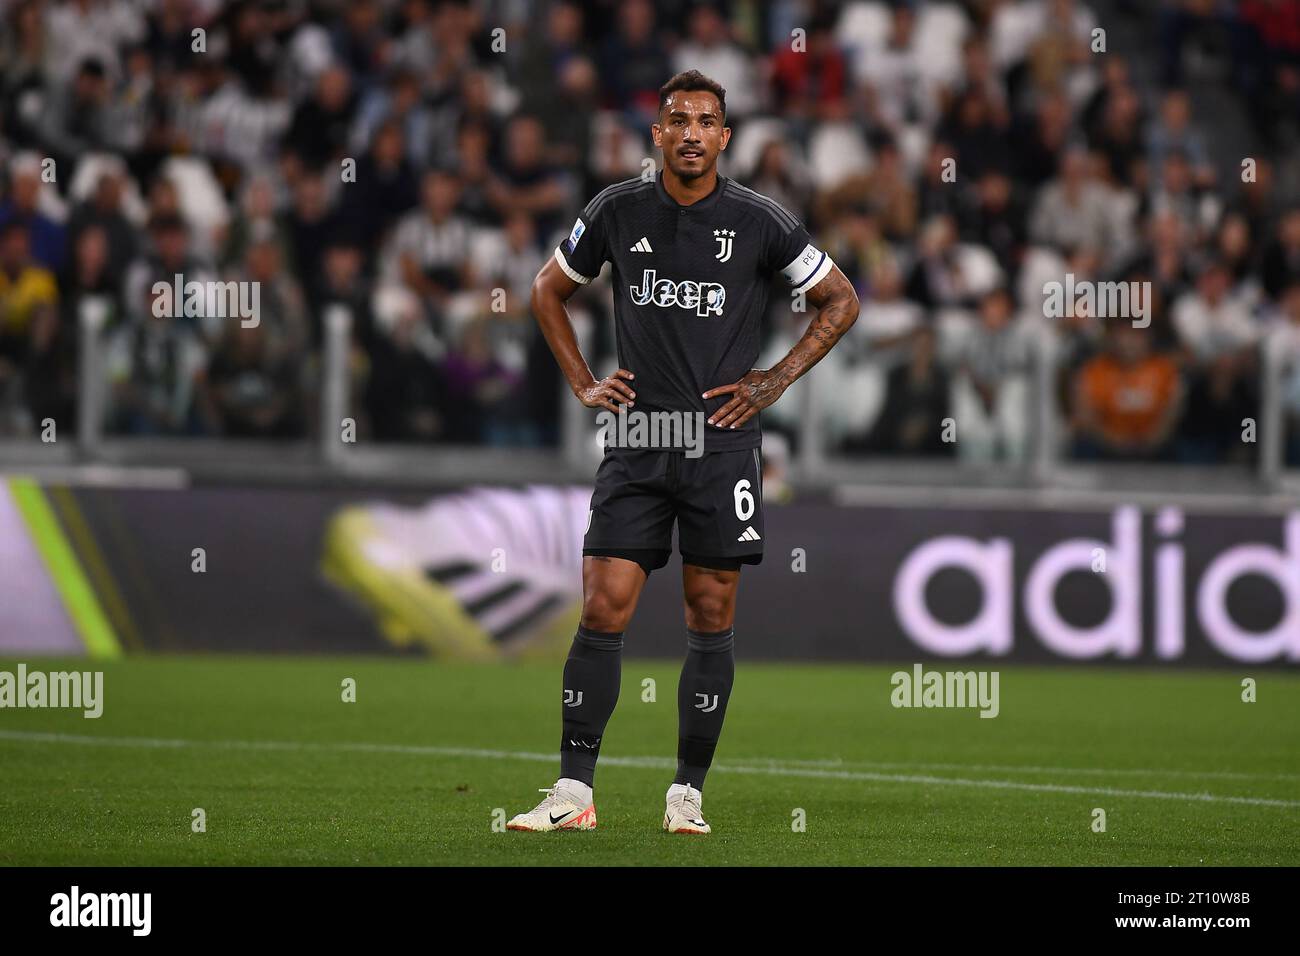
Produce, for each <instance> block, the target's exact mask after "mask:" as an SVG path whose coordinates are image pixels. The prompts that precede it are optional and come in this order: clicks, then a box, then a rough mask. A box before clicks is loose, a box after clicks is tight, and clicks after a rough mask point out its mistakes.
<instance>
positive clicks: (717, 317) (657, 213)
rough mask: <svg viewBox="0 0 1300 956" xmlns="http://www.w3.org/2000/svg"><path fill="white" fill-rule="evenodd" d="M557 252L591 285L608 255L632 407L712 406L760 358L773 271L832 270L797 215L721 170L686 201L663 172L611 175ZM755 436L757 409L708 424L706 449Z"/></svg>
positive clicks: (572, 274) (804, 274)
mask: <svg viewBox="0 0 1300 956" xmlns="http://www.w3.org/2000/svg"><path fill="white" fill-rule="evenodd" d="M555 258H556V261H557V262H559V264H560V267H561V268H562V269H563V270H564V272H565V274H566V275H568V276H569V278H571V279H573V280H574V281H575V282H580V283H584V284H585V283H588V282H590V281H591V280H592V279H594V278H595V277H596V276H598V275H599V274H600V270H601V268H602V267H603V265H604V264H605V263H606V262H610V263H612V264H613V273H612V276H611V277H612V279H613V284H614V323H615V333H616V338H617V343H618V362H619V365H620V366H621V367H623V368H625V369H627V370H628V371H630V372H632V374H634V375H635V376H636V379H635V380H634V381H633V383H632V388H633V390H634V391H635V392H636V409H635V411H646V412H656V411H666V412H704V413H705V414H706V415H708V414H712V413H713V412H715V411H717V410H718V409H719V408H721V407H722V406H723V405H724V404H726V403H727V402H728V401H730V400H731V397H732V396H731V395H720V396H718V397H717V398H713V399H709V400H708V401H705V400H704V399H703V398H702V397H701V396H702V394H703V393H704V392H706V391H708V390H709V389H711V388H716V387H717V386H719V385H730V384H731V383H732V382H735V381H738V380H739V379H740V378H742V377H743V376H744V375H745V373H746V372H748V371H749V370H750V369H752V368H753V367H754V364H755V363H756V362H757V361H758V355H759V350H760V349H761V348H762V345H763V342H762V341H761V328H762V325H761V322H762V317H763V313H764V311H765V310H766V308H767V303H768V294H769V289H770V286H771V278H772V276H773V275H774V274H775V273H778V272H779V273H781V274H783V275H784V276H785V278H786V279H787V280H788V281H789V283H790V286H791V288H792V291H793V292H794V293H798V292H806V291H807V290H808V289H811V288H812V287H813V286H815V285H816V284H817V283H818V282H820V281H821V280H822V278H823V277H824V276H825V275H826V274H827V273H828V272H830V270H831V260H830V257H829V256H827V255H826V253H824V252H822V251H821V250H820V249H818V248H817V247H816V246H815V245H814V244H813V242H812V239H811V238H810V237H809V235H808V231H807V229H805V228H804V226H803V225H802V223H800V222H799V220H798V219H796V218H795V217H794V216H792V215H791V214H790V213H789V212H787V211H786V210H785V209H784V208H783V207H782V206H781V205H780V204H778V203H776V202H774V201H773V200H771V199H768V198H767V197H766V196H761V195H759V194H758V193H756V192H754V191H753V190H752V189H747V188H746V187H744V186H742V185H740V183H738V182H736V181H735V180H733V179H728V178H727V177H725V176H722V175H719V176H718V184H717V187H716V188H715V189H714V190H713V192H711V193H710V194H709V195H708V196H706V197H705V198H704V199H701V200H699V201H698V202H696V203H694V204H692V205H689V206H683V205H680V204H679V203H678V202H677V201H676V200H675V199H673V198H672V196H670V195H669V194H668V191H667V190H666V189H665V188H664V185H663V173H659V174H658V175H657V176H656V177H655V178H654V179H652V180H643V179H640V178H637V179H629V180H628V181H626V182H622V183H616V184H615V185H613V186H610V187H609V188H607V189H605V190H603V191H602V192H601V193H600V194H599V195H597V196H596V198H595V199H593V200H592V201H591V202H590V203H589V204H588V205H587V207H586V209H584V210H583V211H582V215H581V216H579V217H578V220H577V221H576V222H575V223H574V224H573V229H572V230H571V231H570V232H569V236H568V238H567V239H565V240H564V241H563V242H562V243H560V245H559V247H558V248H556V250H555ZM760 440H761V433H760V431H759V423H758V416H757V415H756V416H754V417H753V418H752V419H750V420H749V421H748V422H747V423H746V424H745V425H743V426H742V427H740V428H737V429H734V430H732V429H725V430H724V429H717V428H714V427H713V426H705V441H704V450H705V451H706V452H708V451H732V450H736V449H743V448H752V447H755V446H757V445H758V444H759V443H760Z"/></svg>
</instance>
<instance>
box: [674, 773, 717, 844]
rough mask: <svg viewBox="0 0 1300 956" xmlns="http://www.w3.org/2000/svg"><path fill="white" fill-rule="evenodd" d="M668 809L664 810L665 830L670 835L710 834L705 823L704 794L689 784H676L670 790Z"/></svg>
mask: <svg viewBox="0 0 1300 956" xmlns="http://www.w3.org/2000/svg"><path fill="white" fill-rule="evenodd" d="M667 800H668V807H667V809H665V810H664V829H665V830H667V831H668V832H669V833H701V834H702V833H708V832H709V825H708V824H707V823H705V822H704V794H702V793H700V791H698V790H696V789H695V788H694V787H692V786H691V785H690V784H689V783H675V784H673V785H672V786H671V787H669V788H668V796H667Z"/></svg>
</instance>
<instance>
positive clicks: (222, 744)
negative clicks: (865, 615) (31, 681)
mask: <svg viewBox="0 0 1300 956" xmlns="http://www.w3.org/2000/svg"><path fill="white" fill-rule="evenodd" d="M0 740H13V741H18V742H30V743H62V744H88V745H91V746H101V747H145V748H159V749H183V748H190V747H212V748H217V749H227V750H334V751H353V752H357V753H396V754H412V755H419V756H435V757H477V758H483V759H488V760H526V761H531V762H541V763H553V762H554V761H555V759H556V757H555V754H553V753H550V754H544V753H532V752H529V751H520V750H486V749H480V748H474V747H436V746H425V745H415V744H373V743H334V744H321V743H312V742H308V741H301V742H300V741H293V740H179V739H168V738H164V737H100V736H95V735H89V734H56V733H41V732H38V731H21V730H0ZM601 762H602V763H603V764H606V765H610V766H616V767H640V768H649V769H671V768H673V767H676V765H677V763H676V761H674V760H668V759H666V758H663V757H615V756H607V757H602V758H601ZM957 766H960V765H957ZM713 769H714V771H716V772H718V773H741V774H757V775H766V776H773V777H811V778H818V779H826V780H857V781H863V782H871V783H919V784H925V785H927V786H947V787H983V788H985V789H992V790H1028V791H1032V792H1037V793H1077V794H1090V795H1096V796H1105V797H1137V798H1140V799H1144V800H1183V801H1186V802H1193V803H1236V804H1245V805H1247V806H1256V807H1285V808H1300V800H1279V799H1273V798H1269V797H1238V796H1231V795H1226V794H1215V793H1180V792H1177V791H1168V790H1124V789H1119V788H1115V787H1079V786H1071V785H1067V784H1054V783H1025V782H1023V781H1019V780H971V779H967V778H963V777H931V776H926V775H922V774H892V773H870V772H865V771H858V770H831V769H816V768H812V767H796V766H790V765H781V764H775V763H773V764H770V765H768V766H746V765H741V764H726V763H723V764H718V765H716V766H714V768H713Z"/></svg>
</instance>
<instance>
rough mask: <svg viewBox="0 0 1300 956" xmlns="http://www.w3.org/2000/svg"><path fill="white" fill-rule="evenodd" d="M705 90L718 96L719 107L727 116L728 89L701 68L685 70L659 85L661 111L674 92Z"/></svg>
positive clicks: (724, 116)
mask: <svg viewBox="0 0 1300 956" xmlns="http://www.w3.org/2000/svg"><path fill="white" fill-rule="evenodd" d="M701 90H703V91H705V92H708V93H712V94H713V95H714V96H716V97H717V98H718V109H719V110H720V111H721V112H722V119H723V120H726V118H727V91H726V90H725V89H724V88H723V86H722V84H721V83H719V82H718V81H717V80H711V79H709V78H708V77H707V76H705V75H704V74H703V73H701V72H700V71H699V70H683V71H682V72H681V73H678V74H677V75H676V76H674V77H673V78H672V79H671V80H669V81H668V82H667V83H665V84H664V85H663V86H661V87H659V112H660V113H662V112H663V111H664V107H665V106H666V105H668V97H669V96H671V95H672V94H674V93H691V92H699V91H701Z"/></svg>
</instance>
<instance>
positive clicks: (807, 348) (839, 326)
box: [773, 266, 858, 388]
mask: <svg viewBox="0 0 1300 956" xmlns="http://www.w3.org/2000/svg"><path fill="white" fill-rule="evenodd" d="M807 299H808V301H809V302H811V303H812V304H813V305H814V306H816V307H817V314H816V315H815V316H813V320H812V322H810V323H809V324H808V330H807V331H806V332H804V334H803V338H801V339H800V340H799V341H798V342H796V343H795V346H794V348H792V349H791V350H790V352H789V354H787V355H786V357H785V358H783V359H782V360H781V361H780V362H779V363H778V364H777V365H776V366H775V368H774V369H773V371H775V372H776V373H777V377H778V378H779V379H780V380H781V382H782V386H781V387H782V388H785V387H787V386H789V384H790V383H791V382H793V381H794V380H795V379H797V378H798V377H799V376H801V375H802V374H803V373H804V372H806V371H808V369H810V368H812V367H813V366H814V365H816V364H817V363H818V362H820V361H821V359H822V356H824V355H825V354H826V353H827V352H829V351H830V350H831V347H832V346H833V345H834V344H835V343H836V342H838V341H839V340H840V336H842V335H843V334H844V333H845V332H847V331H848V330H849V326H851V325H852V324H853V323H854V322H855V321H856V320H857V318H858V295H857V293H856V292H854V291H853V285H852V283H850V282H849V280H848V279H847V278H846V277H845V275H844V273H843V272H841V271H840V270H839V267H838V266H837V267H834V268H832V269H831V271H830V273H829V274H828V275H827V276H826V278H824V279H822V281H821V282H818V283H817V284H816V285H815V286H813V287H812V288H811V289H810V290H808V292H807Z"/></svg>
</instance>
